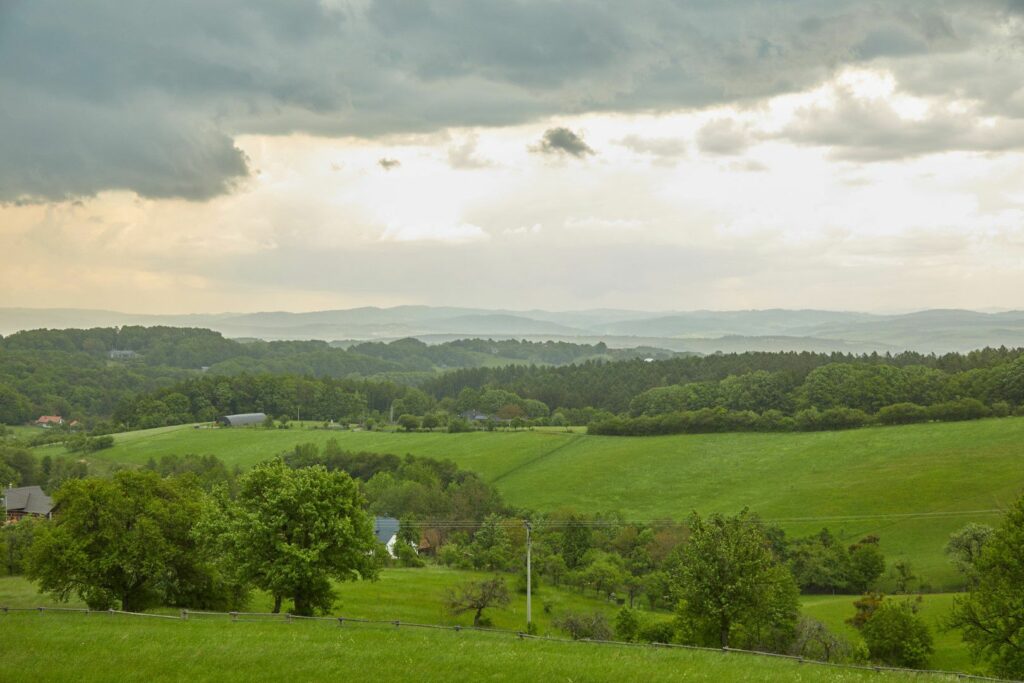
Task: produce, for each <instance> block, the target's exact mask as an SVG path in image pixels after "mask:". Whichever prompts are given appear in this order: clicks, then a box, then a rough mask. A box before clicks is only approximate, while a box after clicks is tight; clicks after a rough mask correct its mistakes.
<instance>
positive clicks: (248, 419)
mask: <svg viewBox="0 0 1024 683" xmlns="http://www.w3.org/2000/svg"><path fill="white" fill-rule="evenodd" d="M266 419H267V416H266V415H265V414H263V413H240V414H238V415H222V416H221V417H218V418H217V422H219V423H221V424H222V425H223V426H225V427H247V426H250V425H259V424H263V422H264V420H266Z"/></svg>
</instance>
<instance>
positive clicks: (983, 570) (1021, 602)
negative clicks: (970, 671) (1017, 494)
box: [952, 497, 1024, 679]
mask: <svg viewBox="0 0 1024 683" xmlns="http://www.w3.org/2000/svg"><path fill="white" fill-rule="evenodd" d="M974 568H975V571H976V572H977V583H976V584H975V585H974V587H973V588H972V590H971V592H970V594H969V596H968V597H966V598H961V599H957V600H956V602H955V603H954V608H953V617H952V624H953V625H954V626H957V627H959V628H961V629H963V633H964V640H965V641H967V643H968V644H969V645H970V647H971V653H972V655H973V656H974V657H975V659H978V660H981V661H988V662H991V664H992V669H993V671H994V673H996V674H997V675H999V676H1005V677H1007V678H1014V679H1016V678H1024V497H1021V498H1020V500H1018V501H1017V503H1016V504H1015V505H1014V506H1013V507H1012V508H1010V511H1009V513H1008V514H1007V515H1006V520H1005V521H1004V522H1003V525H1002V527H1000V528H999V529H997V530H996V531H995V532H993V533H992V535H991V536H989V538H988V540H987V541H986V542H985V544H984V549H983V550H982V551H981V555H980V557H978V559H977V561H976V562H975V563H974Z"/></svg>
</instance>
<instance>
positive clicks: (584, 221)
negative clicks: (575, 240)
mask: <svg viewBox="0 0 1024 683" xmlns="http://www.w3.org/2000/svg"><path fill="white" fill-rule="evenodd" d="M644 225H645V223H644V221H641V220H638V219H635V218H599V217H596V216H585V217H582V218H569V219H567V220H566V221H565V227H566V228H568V229H570V230H607V231H612V232H622V231H628V230H638V229H640V228H642V227H644Z"/></svg>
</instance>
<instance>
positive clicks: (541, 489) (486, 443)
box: [48, 418, 1024, 590]
mask: <svg viewBox="0 0 1024 683" xmlns="http://www.w3.org/2000/svg"><path fill="white" fill-rule="evenodd" d="M328 439H337V440H338V442H339V443H340V445H341V447H342V448H345V449H348V450H368V451H377V452H384V453H395V454H398V455H403V454H405V453H413V454H416V455H423V456H429V457H434V458H447V459H450V460H453V461H455V462H456V463H458V464H459V466H461V467H463V468H466V469H470V470H473V471H476V472H478V473H480V474H481V476H483V477H484V478H485V479H486V480H488V481H490V482H493V483H494V484H495V485H496V486H497V487H498V489H499V490H500V491H501V492H502V494H503V495H504V497H505V499H506V500H507V501H508V502H510V503H512V504H514V505H517V506H521V507H525V508H531V509H536V510H554V509H558V508H566V507H573V508H576V509H579V510H584V511H615V510H617V511H621V512H623V513H624V514H625V515H627V517H629V518H631V519H638V520H650V519H656V518H665V517H670V518H675V519H682V518H684V517H685V516H686V515H687V514H689V512H690V511H691V510H698V511H700V512H702V513H708V512H726V513H735V512H737V511H738V510H740V509H741V508H743V507H749V508H750V509H751V510H753V511H755V512H757V513H759V514H760V515H762V516H763V517H765V518H767V519H770V520H783V521H780V522H779V523H780V525H781V526H783V527H784V528H785V529H786V530H787V531H788V532H790V533H793V534H809V533H814V532H816V531H818V530H819V529H821V528H822V527H828V528H829V529H831V530H832V531H833V532H834V533H836V534H837V535H838V536H839V537H840V539H841V540H843V541H844V542H853V541H856V540H858V539H859V538H861V537H862V536H864V535H867V534H877V535H879V536H880V537H881V538H882V548H883V551H884V552H885V553H886V556H887V557H888V559H889V561H890V564H891V563H892V562H895V561H896V560H900V559H903V560H908V561H909V562H910V563H911V564H912V566H913V568H914V571H915V573H916V574H918V575H919V576H920V577H921V578H922V580H923V582H924V583H926V584H928V585H929V587H930V588H931V589H932V590H948V589H951V588H956V587H958V586H959V585H960V577H959V576H958V575H957V574H956V572H955V571H954V569H953V567H952V566H951V565H950V564H949V562H948V561H947V559H946V557H945V555H944V553H943V547H944V545H945V543H946V540H947V539H948V537H949V534H950V533H952V532H953V531H955V530H956V529H959V528H960V527H962V526H963V525H964V524H966V523H967V522H970V521H976V522H983V523H989V524H994V523H997V522H998V519H999V515H998V513H985V514H971V513H970V512H969V511H972V510H988V509H998V508H1002V507H1004V506H1006V505H1007V504H1008V503H1009V502H1010V501H1012V500H1014V499H1015V497H1016V496H1018V495H1020V493H1021V492H1022V491H1024V446H1022V445H1021V444H1022V443H1024V418H1005V419H992V420H979V421H975V422H959V423H948V424H923V425H910V426H905V427H877V428H868V429H858V430H852V431H844V432H820V433H810V434H803V433H801V434H704V435H682V436H665V437H648V438H639V437H633V438H630V437H600V436H588V435H585V434H579V433H569V432H565V431H558V430H555V431H549V430H545V431H521V432H490V433H488V432H473V433H468V434H446V433H441V432H432V433H412V434H406V433H396V432H349V431H327V430H322V429H288V430H263V429H234V430H232V429H193V428H192V427H170V428H163V429H156V430H146V431H139V432H131V433H126V434H119V435H117V437H116V442H117V443H116V445H115V447H114V448H112V449H109V450H107V451H103V452H101V453H98V454H96V455H94V456H92V457H91V459H92V460H93V462H94V463H95V464H97V465H100V466H101V467H105V466H109V465H110V464H111V463H125V464H132V465H142V464H145V463H146V462H147V461H148V460H149V459H150V458H157V459H159V457H160V456H162V455H165V454H185V453H197V454H206V453H212V454H214V455H217V456H218V457H220V458H222V459H224V460H225V461H226V462H228V463H231V464H239V465H242V466H251V465H253V464H255V463H257V462H259V461H261V460H264V459H266V458H269V457H272V456H274V455H275V454H278V453H281V452H282V451H286V450H288V449H290V448H293V447H294V446H295V445H297V444H300V443H304V442H310V441H312V442H317V443H323V442H325V441H327V440H328ZM48 452H49V453H51V454H54V453H55V451H54V450H53V449H48ZM918 513H925V514H935V513H937V514H936V516H931V517H904V516H902V515H907V514H918ZM850 517H856V519H850ZM794 518H796V519H794Z"/></svg>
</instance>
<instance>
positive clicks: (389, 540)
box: [373, 517, 399, 557]
mask: <svg viewBox="0 0 1024 683" xmlns="http://www.w3.org/2000/svg"><path fill="white" fill-rule="evenodd" d="M398 526H399V524H398V520H397V519H395V518H394V517H374V518H373V533H374V535H375V536H376V537H377V540H378V541H379V542H381V543H383V544H384V547H385V548H387V549H388V555H390V556H391V557H394V556H395V542H397V541H398Z"/></svg>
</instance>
